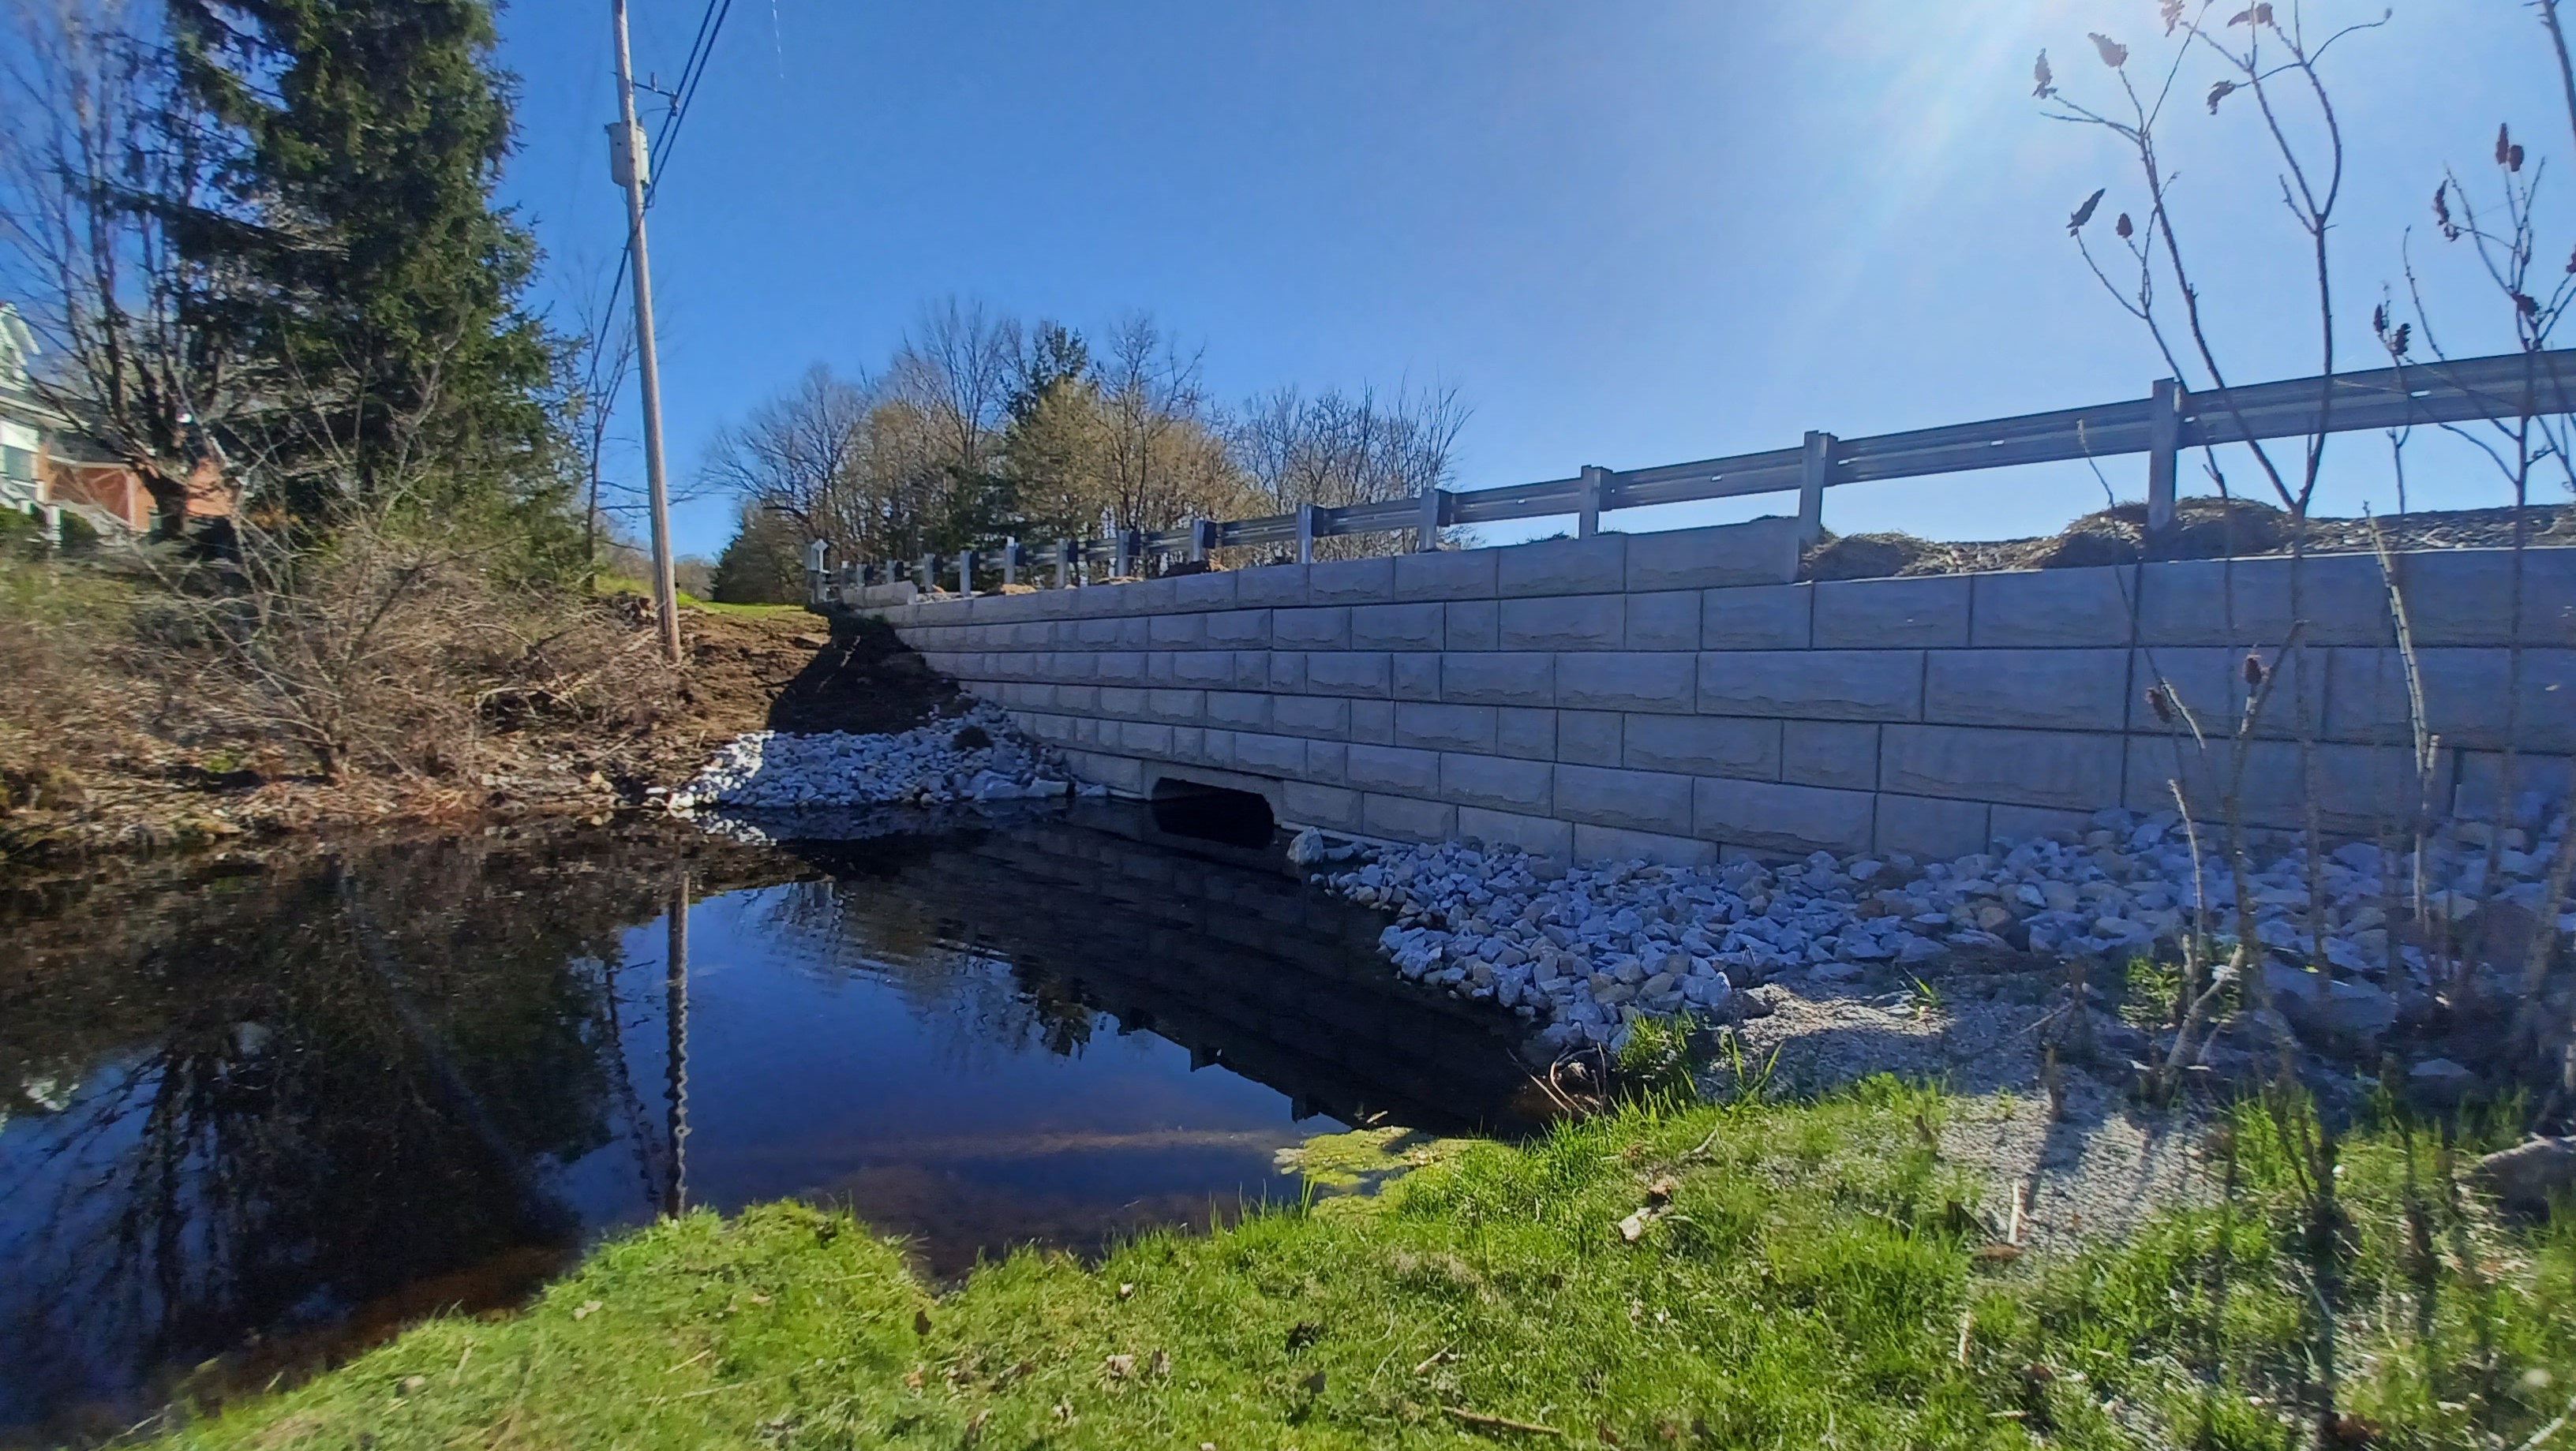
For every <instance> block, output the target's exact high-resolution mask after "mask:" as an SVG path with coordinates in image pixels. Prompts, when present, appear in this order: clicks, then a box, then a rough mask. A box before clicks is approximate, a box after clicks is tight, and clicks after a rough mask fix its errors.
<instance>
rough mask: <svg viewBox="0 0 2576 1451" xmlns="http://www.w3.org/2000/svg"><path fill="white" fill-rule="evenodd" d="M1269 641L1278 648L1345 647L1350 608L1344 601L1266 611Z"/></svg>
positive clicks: (1312, 648) (1349, 634)
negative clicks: (1338, 603) (1268, 624)
mask: <svg viewBox="0 0 2576 1451" xmlns="http://www.w3.org/2000/svg"><path fill="white" fill-rule="evenodd" d="M1270 643H1271V644H1272V645H1273V646H1275V647H1277V648H1279V649H1282V650H1346V649H1348V648H1350V643H1351V612H1350V609H1349V607H1348V606H1345V605H1324V606H1308V607H1306V608H1304V609H1294V610H1272V611H1271V612H1270Z"/></svg>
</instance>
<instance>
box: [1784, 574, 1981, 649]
mask: <svg viewBox="0 0 2576 1451" xmlns="http://www.w3.org/2000/svg"><path fill="white" fill-rule="evenodd" d="M1815 588H1816V623H1815V631H1816V636H1815V638H1816V648H1817V649H1819V650H1863V649H1882V648H1886V647H1889V646H1896V645H1921V646H1926V647H1943V646H1960V645H1965V644H1967V643H1968V595H1969V588H1970V587H1969V584H1968V577H1967V576H1966V575H1963V574H1952V575H1929V576H1925V577H1923V578H1919V579H1837V580H1828V581H1825V582H1824V583H1821V584H1819V585H1817V586H1816V587H1815Z"/></svg>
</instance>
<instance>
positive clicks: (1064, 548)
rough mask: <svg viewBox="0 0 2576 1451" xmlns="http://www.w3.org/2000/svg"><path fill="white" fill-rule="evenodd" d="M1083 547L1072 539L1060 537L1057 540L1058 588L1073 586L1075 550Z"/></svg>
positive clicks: (1056, 581) (1056, 584)
mask: <svg viewBox="0 0 2576 1451" xmlns="http://www.w3.org/2000/svg"><path fill="white" fill-rule="evenodd" d="M1081 547H1082V546H1081V545H1079V544H1076V543H1074V542H1073V541H1072V540H1070V539H1059V540H1057V541H1056V542H1055V587H1056V588H1057V589H1071V588H1072V587H1073V552H1074V551H1075V550H1076V549H1079V548H1081Z"/></svg>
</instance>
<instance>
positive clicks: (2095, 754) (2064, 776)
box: [1878, 725, 2123, 811]
mask: <svg viewBox="0 0 2576 1451" xmlns="http://www.w3.org/2000/svg"><path fill="white" fill-rule="evenodd" d="M2122 739H2123V738H2122V737H2120V736H2113V735H2085V734H2076V733H2074V732H2068V731H2021V730H1991V729H1986V728H1983V727H1977V726H1934V725H1891V726H1889V727H1887V728H1886V729H1885V730H1884V731H1882V732H1881V733H1880V735H1879V743H1880V744H1879V763H1878V784H1879V786H1880V788H1881V789H1882V790H1888V791H1895V792H1899V793H1901V794H1903V795H1908V796H1938V797H1942V798H1944V799H1949V800H1962V801H1987V802H1997V801H2010V802H2014V803H2016V804H2019V805H2023V806H2057V807H2064V808H2066V809H2069V810H2080V811H2091V810H2098V809H2099V808H2100V807H2101V804H2102V803H2103V802H2106V801H2112V800H2116V799H2118V797H2119V795H2120V781H2121V754H2122V753H2121V741H2122Z"/></svg>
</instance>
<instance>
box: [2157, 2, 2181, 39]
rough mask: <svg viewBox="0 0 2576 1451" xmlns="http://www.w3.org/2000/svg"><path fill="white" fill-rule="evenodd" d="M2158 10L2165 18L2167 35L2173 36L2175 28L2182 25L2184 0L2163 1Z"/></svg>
mask: <svg viewBox="0 0 2576 1451" xmlns="http://www.w3.org/2000/svg"><path fill="white" fill-rule="evenodd" d="M2156 10H2157V13H2159V14H2161V15H2162V16H2163V17H2164V22H2165V34H2167V35H2171V34H2173V33H2174V27H2175V26H2177V25H2180V24H2182V0H2163V3H2161V4H2159V5H2157V6H2156Z"/></svg>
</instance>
